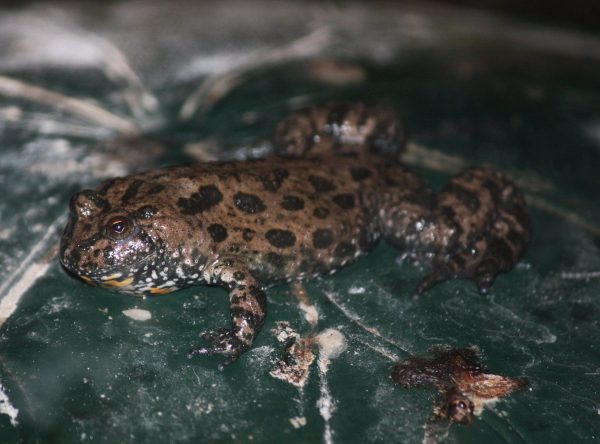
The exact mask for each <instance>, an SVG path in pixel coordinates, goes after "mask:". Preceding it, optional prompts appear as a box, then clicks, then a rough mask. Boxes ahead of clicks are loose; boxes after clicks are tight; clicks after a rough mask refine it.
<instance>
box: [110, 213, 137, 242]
mask: <svg viewBox="0 0 600 444" xmlns="http://www.w3.org/2000/svg"><path fill="white" fill-rule="evenodd" d="M132 228H133V224H132V223H131V221H130V220H129V219H128V218H127V217H123V216H117V217H113V218H112V219H110V220H109V221H108V223H107V224H106V235H107V236H108V237H110V238H111V239H114V240H119V239H124V238H126V237H127V236H129V234H131V230H132Z"/></svg>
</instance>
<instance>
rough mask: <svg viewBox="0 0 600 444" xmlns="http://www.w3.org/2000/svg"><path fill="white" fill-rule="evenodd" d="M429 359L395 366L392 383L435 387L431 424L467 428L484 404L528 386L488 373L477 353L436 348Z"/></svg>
mask: <svg viewBox="0 0 600 444" xmlns="http://www.w3.org/2000/svg"><path fill="white" fill-rule="evenodd" d="M429 353H430V355H431V356H430V357H422V356H414V357H411V358H409V359H408V360H406V361H404V362H399V363H398V364H396V365H395V366H394V369H393V371H392V379H393V380H394V381H395V382H396V383H397V384H399V385H400V386H401V387H403V388H415V387H427V386H430V387H434V388H435V389H437V390H438V391H439V392H440V394H441V396H440V399H439V402H438V405H437V406H436V407H435V408H434V415H433V417H432V418H431V420H430V424H429V426H431V423H432V422H439V421H447V422H449V423H453V422H457V423H460V424H464V425H470V424H472V422H473V415H474V414H478V413H481V409H482V408H483V406H484V404H485V403H486V402H490V401H494V400H496V399H498V398H501V397H504V396H507V395H509V394H510V393H512V392H514V391H516V390H521V389H523V388H524V387H525V386H526V385H527V380H526V379H524V378H510V377H508V376H501V375H494V374H491V373H487V372H486V370H485V368H484V367H483V365H482V364H481V360H480V356H479V350H478V349H477V348H476V347H470V348H448V347H437V348H433V349H431V350H429Z"/></svg>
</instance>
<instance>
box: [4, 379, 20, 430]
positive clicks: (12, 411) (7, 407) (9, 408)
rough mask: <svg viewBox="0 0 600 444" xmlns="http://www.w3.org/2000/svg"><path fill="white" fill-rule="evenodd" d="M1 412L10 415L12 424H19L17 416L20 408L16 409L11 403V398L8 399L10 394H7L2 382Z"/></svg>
mask: <svg viewBox="0 0 600 444" xmlns="http://www.w3.org/2000/svg"><path fill="white" fill-rule="evenodd" d="M0 413H2V414H5V415H8V416H9V417H10V423H11V424H12V426H13V427H16V426H17V424H18V422H17V416H18V415H19V409H16V408H15V407H14V406H13V405H12V404H11V402H10V399H8V395H7V394H6V391H5V390H4V387H3V386H2V384H0Z"/></svg>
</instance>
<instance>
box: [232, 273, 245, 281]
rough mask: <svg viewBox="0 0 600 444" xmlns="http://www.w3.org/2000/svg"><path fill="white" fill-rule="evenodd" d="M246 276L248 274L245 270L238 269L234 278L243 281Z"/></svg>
mask: <svg viewBox="0 0 600 444" xmlns="http://www.w3.org/2000/svg"><path fill="white" fill-rule="evenodd" d="M245 277H246V274H245V273H244V272H243V271H236V272H235V273H233V278H234V279H235V280H236V281H241V280H243V279H244V278H245Z"/></svg>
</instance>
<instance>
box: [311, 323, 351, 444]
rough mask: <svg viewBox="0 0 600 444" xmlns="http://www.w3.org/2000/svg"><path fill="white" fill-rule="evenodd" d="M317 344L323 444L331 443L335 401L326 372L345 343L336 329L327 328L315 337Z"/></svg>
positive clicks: (319, 403) (340, 352)
mask: <svg viewBox="0 0 600 444" xmlns="http://www.w3.org/2000/svg"><path fill="white" fill-rule="evenodd" d="M316 340H317V344H319V359H318V360H317V367H318V368H319V381H320V396H319V399H318V400H317V407H318V409H319V414H320V415H321V417H322V418H323V420H324V421H325V431H324V434H323V441H325V444H332V443H333V430H332V429H331V424H330V421H331V418H332V417H333V412H334V411H335V400H334V399H333V397H332V396H331V391H330V390H329V383H328V382H327V371H328V369H329V364H330V363H331V359H335V358H337V357H338V356H339V355H340V354H342V352H343V351H344V350H346V347H347V343H346V338H345V336H344V335H343V334H342V333H341V332H340V331H339V330H336V329H333V328H328V329H326V330H323V331H322V332H321V333H320V334H319V335H318V336H317V337H316Z"/></svg>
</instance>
